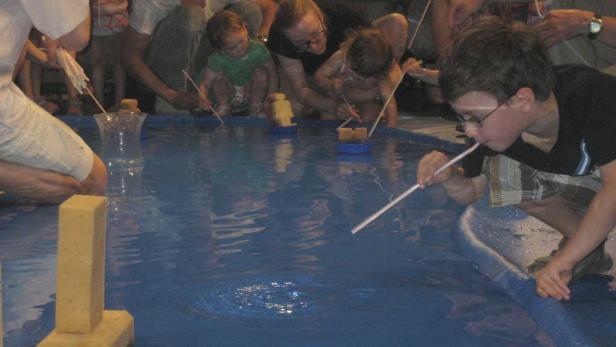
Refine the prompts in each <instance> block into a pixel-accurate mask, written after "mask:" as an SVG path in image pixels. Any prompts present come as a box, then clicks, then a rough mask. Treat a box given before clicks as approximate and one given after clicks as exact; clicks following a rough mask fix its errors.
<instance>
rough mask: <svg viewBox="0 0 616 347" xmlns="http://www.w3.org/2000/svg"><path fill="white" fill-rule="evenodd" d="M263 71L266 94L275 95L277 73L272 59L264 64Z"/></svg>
mask: <svg viewBox="0 0 616 347" xmlns="http://www.w3.org/2000/svg"><path fill="white" fill-rule="evenodd" d="M265 70H267V94H266V95H270V94H272V93H276V92H277V91H278V71H277V70H276V65H275V64H274V61H273V60H272V59H269V60H268V61H267V62H266V63H265Z"/></svg>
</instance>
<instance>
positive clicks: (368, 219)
mask: <svg viewBox="0 0 616 347" xmlns="http://www.w3.org/2000/svg"><path fill="white" fill-rule="evenodd" d="M477 147H479V142H478V143H476V144H474V145H473V146H472V147H470V148H469V149H467V150H465V151H464V152H462V153H460V154H458V155H457V156H456V157H455V158H453V159H451V160H450V161H448V162H447V163H446V164H445V165H443V166H442V167H441V168H439V169H438V170H436V171H435V172H434V174H433V175H432V176H433V177H434V176H436V175H438V174H440V173H441V172H443V171H444V170H445V169H447V168H448V167H450V166H451V165H453V164H455V163H456V162H458V161H459V160H460V159H462V158H464V157H465V156H467V155H468V154H469V153H471V152H472V151H474V150H475V149H477ZM418 188H423V185H421V184H415V185H414V186H412V187H411V188H409V189H408V190H407V191H405V192H404V193H402V194H400V195H399V196H398V197H396V198H395V199H394V200H392V201H390V202H389V203H388V204H387V205H385V206H383V208H381V209H380V210H378V211H377V212H375V213H374V214H372V215H371V216H370V217H368V218H366V220H364V221H363V222H361V223H360V224H358V225H357V226H356V227H355V228H353V230H351V233H353V234H355V233H357V232H358V231H360V230H361V229H363V228H364V227H365V226H366V225H368V224H370V223H371V222H372V221H373V220H375V219H377V218H378V217H379V216H381V215H382V214H383V213H385V212H386V211H387V210H389V209H390V208H392V207H393V206H394V205H395V204H397V203H399V202H400V201H401V200H402V199H404V198H406V197H407V196H409V195H410V194H411V193H412V192H414V191H415V190H417V189H418Z"/></svg>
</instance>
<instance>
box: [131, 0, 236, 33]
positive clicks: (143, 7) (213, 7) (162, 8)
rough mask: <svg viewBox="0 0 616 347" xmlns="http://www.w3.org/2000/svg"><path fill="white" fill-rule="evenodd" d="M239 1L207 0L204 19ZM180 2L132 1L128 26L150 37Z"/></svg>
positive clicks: (164, 0) (163, 0)
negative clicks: (159, 23)
mask: <svg viewBox="0 0 616 347" xmlns="http://www.w3.org/2000/svg"><path fill="white" fill-rule="evenodd" d="M239 1H240V0H208V1H206V3H205V7H204V8H203V11H204V12H205V14H206V18H208V19H209V18H211V17H212V16H213V15H214V13H216V12H218V11H220V10H222V9H223V8H224V7H225V6H227V5H230V4H234V3H236V2H239ZM181 5H182V1H181V0H134V1H133V4H132V8H131V12H130V17H129V19H128V24H129V25H130V26H131V28H133V29H135V30H136V31H137V32H138V33H141V34H146V35H152V32H154V29H155V28H156V25H157V24H158V22H160V21H161V20H162V19H163V18H165V17H166V16H167V14H169V12H171V10H173V9H174V8H176V7H177V6H181Z"/></svg>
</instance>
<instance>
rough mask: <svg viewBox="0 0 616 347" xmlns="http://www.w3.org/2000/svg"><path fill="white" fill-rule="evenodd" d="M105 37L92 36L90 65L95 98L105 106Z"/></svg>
mask: <svg viewBox="0 0 616 347" xmlns="http://www.w3.org/2000/svg"><path fill="white" fill-rule="evenodd" d="M103 39H104V37H103V36H92V39H91V40H90V64H91V69H92V86H93V87H94V96H96V99H98V101H99V102H100V103H101V105H105V57H104V55H105V53H104V50H103Z"/></svg>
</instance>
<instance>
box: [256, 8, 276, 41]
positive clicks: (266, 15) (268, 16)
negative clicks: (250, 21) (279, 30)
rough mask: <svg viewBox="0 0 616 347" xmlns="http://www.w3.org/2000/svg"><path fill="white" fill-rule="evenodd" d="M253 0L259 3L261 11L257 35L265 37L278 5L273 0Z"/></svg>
mask: <svg viewBox="0 0 616 347" xmlns="http://www.w3.org/2000/svg"><path fill="white" fill-rule="evenodd" d="M254 2H255V3H256V4H257V5H259V8H261V12H262V13H263V20H262V21H261V26H260V27H259V32H258V33H257V35H258V36H260V37H267V36H268V35H269V31H270V28H271V27H272V23H273V22H274V18H275V17H276V9H277V8H278V5H277V4H276V2H274V1H273V0H254Z"/></svg>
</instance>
